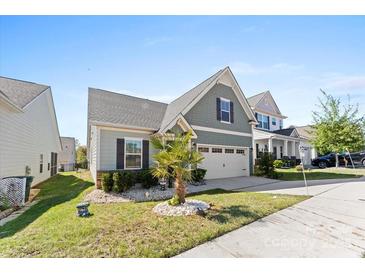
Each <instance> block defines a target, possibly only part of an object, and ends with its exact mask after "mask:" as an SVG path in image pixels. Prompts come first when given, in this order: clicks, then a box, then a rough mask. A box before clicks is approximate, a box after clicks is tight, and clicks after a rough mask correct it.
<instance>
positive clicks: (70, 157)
mask: <svg viewBox="0 0 365 274" xmlns="http://www.w3.org/2000/svg"><path fill="white" fill-rule="evenodd" d="M61 143H62V151H61V152H60V154H59V155H58V164H59V165H63V168H64V171H72V170H74V168H75V162H76V161H75V160H76V148H75V139H74V138H68V137H61Z"/></svg>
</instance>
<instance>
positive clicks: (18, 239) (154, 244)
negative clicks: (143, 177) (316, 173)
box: [0, 173, 307, 257]
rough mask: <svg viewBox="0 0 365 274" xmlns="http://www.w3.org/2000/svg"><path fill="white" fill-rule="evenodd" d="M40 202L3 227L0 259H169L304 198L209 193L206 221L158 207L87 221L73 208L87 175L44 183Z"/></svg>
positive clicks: (99, 210)
mask: <svg viewBox="0 0 365 274" xmlns="http://www.w3.org/2000/svg"><path fill="white" fill-rule="evenodd" d="M40 188H41V192H40V194H39V197H38V199H39V202H38V203H37V204H35V205H33V206H32V207H31V208H30V209H29V210H28V211H26V212H25V213H24V214H23V215H21V216H20V217H19V218H17V219H15V220H13V221H11V222H9V223H7V224H6V225H4V226H3V227H0V257H170V256H174V255H176V254H179V253H181V252H183V251H185V250H187V249H190V248H192V247H194V246H196V245H199V244H201V243H204V242H206V241H209V240H211V239H213V238H215V237H217V236H219V235H222V234H224V233H227V232H229V231H231V230H234V229H236V228H239V227H241V226H243V225H246V224H248V223H251V222H253V221H255V220H257V219H259V218H262V217H264V216H267V215H269V214H272V213H274V212H276V211H278V210H281V209H284V208H286V207H288V206H291V205H293V204H296V203H298V202H300V201H303V200H305V199H306V198H307V197H306V196H290V195H271V194H262V193H245V192H241V193H240V192H238V193H237V192H235V193H233V192H226V191H223V190H219V189H216V190H211V191H207V192H203V193H199V194H196V195H192V196H193V197H194V199H200V200H203V201H206V202H210V203H213V208H212V210H210V212H209V213H208V214H207V216H205V217H201V216H187V217H161V216H157V215H155V214H153V213H152V212H151V210H152V208H153V207H154V206H155V205H156V204H157V202H143V203H132V202H131V203H119V204H108V205H100V204H99V205H97V204H92V205H91V206H90V212H91V213H92V214H93V215H92V216H91V217H89V218H79V217H76V215H75V213H76V209H75V206H76V204H77V203H79V202H80V201H82V200H83V197H84V195H85V194H86V193H88V192H89V191H91V190H92V189H94V187H93V183H92V181H91V179H90V177H89V173H83V174H76V173H63V174H61V175H57V176H56V177H54V178H51V179H50V180H48V181H46V182H45V183H43V184H42V185H41V186H40Z"/></svg>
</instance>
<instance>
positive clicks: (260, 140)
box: [248, 91, 316, 165]
mask: <svg viewBox="0 0 365 274" xmlns="http://www.w3.org/2000/svg"><path fill="white" fill-rule="evenodd" d="M248 102H249V104H250V106H251V108H252V111H253V112H254V113H255V117H256V119H257V121H258V124H257V125H256V127H255V128H254V129H253V138H254V157H255V158H258V157H260V152H271V153H272V154H273V156H274V158H275V159H282V158H289V159H300V155H299V146H300V145H302V146H303V147H305V151H304V156H303V163H304V165H310V164H311V159H312V158H315V157H316V151H315V149H314V148H313V147H312V145H311V144H310V140H311V138H313V130H312V129H311V127H310V126H302V127H295V126H290V127H289V128H283V125H284V119H286V118H287V117H286V116H284V115H283V114H282V113H281V111H280V109H279V107H278V106H277V104H276V102H275V100H274V98H273V97H272V95H271V93H270V91H266V92H262V93H259V94H257V95H254V96H252V97H249V98H248Z"/></svg>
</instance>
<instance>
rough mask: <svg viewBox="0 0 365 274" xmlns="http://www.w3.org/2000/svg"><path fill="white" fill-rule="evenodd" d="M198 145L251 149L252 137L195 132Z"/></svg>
mask: <svg viewBox="0 0 365 274" xmlns="http://www.w3.org/2000/svg"><path fill="white" fill-rule="evenodd" d="M195 133H196V134H197V135H198V138H197V139H196V140H195V142H196V143H199V144H210V145H226V146H242V147H252V137H246V136H237V135H230V134H223V133H214V132H207V131H201V130H195Z"/></svg>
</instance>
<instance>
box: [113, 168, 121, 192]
mask: <svg viewBox="0 0 365 274" xmlns="http://www.w3.org/2000/svg"><path fill="white" fill-rule="evenodd" d="M113 191H114V192H122V191H123V182H122V175H121V174H120V173H119V172H114V173H113Z"/></svg>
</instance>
